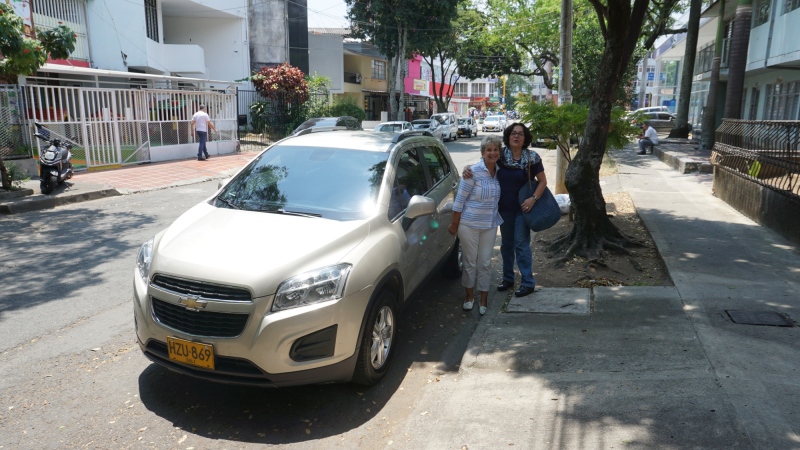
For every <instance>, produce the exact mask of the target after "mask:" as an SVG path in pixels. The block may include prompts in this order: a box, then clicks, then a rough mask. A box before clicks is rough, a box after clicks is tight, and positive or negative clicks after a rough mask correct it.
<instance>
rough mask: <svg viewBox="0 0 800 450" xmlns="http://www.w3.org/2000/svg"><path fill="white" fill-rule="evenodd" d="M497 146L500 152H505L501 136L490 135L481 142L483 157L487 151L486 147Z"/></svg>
mask: <svg viewBox="0 0 800 450" xmlns="http://www.w3.org/2000/svg"><path fill="white" fill-rule="evenodd" d="M490 145H496V146H497V149H498V150H503V140H502V139H500V136H495V135H491V134H490V135H488V136H486V137H485V138H483V140H482V141H481V155H482V154H483V152H484V151H486V147H488V146H490Z"/></svg>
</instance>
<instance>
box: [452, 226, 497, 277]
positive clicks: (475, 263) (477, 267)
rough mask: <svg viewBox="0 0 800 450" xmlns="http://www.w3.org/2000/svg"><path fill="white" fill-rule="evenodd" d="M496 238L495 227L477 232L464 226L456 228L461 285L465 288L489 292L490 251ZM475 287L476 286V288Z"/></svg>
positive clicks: (490, 275)
mask: <svg viewBox="0 0 800 450" xmlns="http://www.w3.org/2000/svg"><path fill="white" fill-rule="evenodd" d="M496 237H497V227H494V228H489V229H487V230H478V229H475V228H471V227H468V226H465V225H459V226H458V239H459V240H460V241H461V262H462V264H463V265H464V270H463V271H462V273H461V284H462V285H463V286H464V287H465V288H474V287H476V288H477V289H478V291H481V292H488V291H489V280H490V279H491V277H492V272H491V268H492V251H493V250H494V241H495V238H496ZM476 285H477V286H476Z"/></svg>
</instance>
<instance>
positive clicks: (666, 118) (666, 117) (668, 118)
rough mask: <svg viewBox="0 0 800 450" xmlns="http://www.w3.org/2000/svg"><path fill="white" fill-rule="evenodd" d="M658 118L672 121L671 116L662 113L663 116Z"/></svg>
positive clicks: (660, 115)
mask: <svg viewBox="0 0 800 450" xmlns="http://www.w3.org/2000/svg"><path fill="white" fill-rule="evenodd" d="M658 118H659V119H661V120H670V119H672V116H670V115H669V114H664V113H661V114H659V115H658Z"/></svg>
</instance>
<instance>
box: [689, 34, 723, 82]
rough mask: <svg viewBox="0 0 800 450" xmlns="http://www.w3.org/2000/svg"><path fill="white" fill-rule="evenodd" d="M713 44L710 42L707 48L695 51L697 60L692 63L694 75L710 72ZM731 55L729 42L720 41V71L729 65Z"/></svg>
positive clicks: (712, 60) (712, 59)
mask: <svg viewBox="0 0 800 450" xmlns="http://www.w3.org/2000/svg"><path fill="white" fill-rule="evenodd" d="M715 46H716V44H715V42H711V43H710V44H708V45H707V46H705V47H703V48H701V49H700V50H698V51H697V59H695V63H694V74H695V75H698V74H701V73H705V72H711V65H712V63H713V62H714V47H715ZM730 54H731V40H730V39H723V40H722V56H721V59H720V65H719V67H720V69H725V68H727V67H728V66H729V65H730V61H729V59H730Z"/></svg>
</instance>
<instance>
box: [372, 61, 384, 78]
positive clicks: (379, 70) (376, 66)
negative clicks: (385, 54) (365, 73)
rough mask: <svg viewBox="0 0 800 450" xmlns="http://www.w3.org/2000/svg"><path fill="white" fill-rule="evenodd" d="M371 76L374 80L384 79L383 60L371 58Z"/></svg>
mask: <svg viewBox="0 0 800 450" xmlns="http://www.w3.org/2000/svg"><path fill="white" fill-rule="evenodd" d="M372 78H375V79H376V80H385V79H386V63H385V62H383V61H376V60H374V59H373V60H372Z"/></svg>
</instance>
